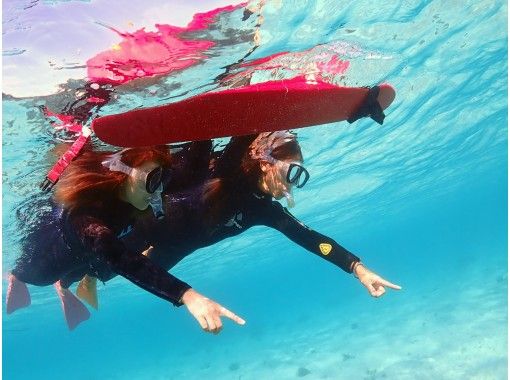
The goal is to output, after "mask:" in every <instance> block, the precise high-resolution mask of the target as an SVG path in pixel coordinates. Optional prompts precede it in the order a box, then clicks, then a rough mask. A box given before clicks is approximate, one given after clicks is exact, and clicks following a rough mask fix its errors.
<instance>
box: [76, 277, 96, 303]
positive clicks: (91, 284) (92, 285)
mask: <svg viewBox="0 0 510 380" xmlns="http://www.w3.org/2000/svg"><path fill="white" fill-rule="evenodd" d="M76 295H77V296H78V297H80V298H81V299H82V300H84V301H85V302H87V303H88V304H89V305H90V306H92V307H93V308H94V309H96V310H97V309H98V307H99V305H98V301H97V278H95V277H91V276H89V275H85V276H84V277H83V278H82V279H81V281H80V283H79V284H78V287H77V288H76Z"/></svg>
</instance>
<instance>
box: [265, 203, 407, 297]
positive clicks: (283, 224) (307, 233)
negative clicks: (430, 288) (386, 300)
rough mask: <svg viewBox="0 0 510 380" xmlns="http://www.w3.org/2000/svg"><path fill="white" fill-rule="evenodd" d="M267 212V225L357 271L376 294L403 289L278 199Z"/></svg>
mask: <svg viewBox="0 0 510 380" xmlns="http://www.w3.org/2000/svg"><path fill="white" fill-rule="evenodd" d="M263 215H264V219H265V221H264V224H265V225H267V226H269V227H272V228H275V229H277V230H278V231H280V232H282V233H283V234H285V236H287V237H288V238H289V239H291V240H292V241H293V242H295V243H297V244H299V245H300V246H301V247H303V248H305V249H307V250H308V251H310V252H313V253H314V254H316V255H317V256H320V257H321V258H323V259H324V260H326V261H329V262H330V263H333V264H335V265H336V266H338V267H340V268H341V269H343V270H344V271H345V272H347V273H354V275H355V276H356V277H357V278H358V279H359V280H360V282H361V283H362V284H363V286H365V287H366V288H367V290H368V291H369V293H370V294H371V295H372V296H374V297H380V296H382V295H383V294H384V292H385V289H384V287H385V286H387V287H389V288H392V289H397V290H398V289H400V286H398V285H395V284H392V283H391V282H389V281H386V280H385V279H383V278H382V277H380V276H378V275H377V274H375V273H373V272H372V271H370V270H369V269H367V268H366V267H365V266H364V265H363V264H362V263H361V261H360V259H359V257H357V256H356V255H354V254H353V253H351V252H349V251H348V250H347V249H345V248H344V247H342V246H341V245H340V244H338V243H337V242H336V241H334V240H333V239H331V238H329V237H327V236H325V235H322V234H320V233H318V232H316V231H314V230H312V229H310V228H309V227H307V226H305V225H304V224H303V223H302V222H300V221H299V220H297V219H296V218H295V217H294V216H293V215H292V214H291V213H290V212H289V211H288V210H287V209H286V208H284V207H283V206H282V205H281V204H279V203H278V202H272V203H271V204H270V205H268V208H267V209H266V210H265V212H264V213H263Z"/></svg>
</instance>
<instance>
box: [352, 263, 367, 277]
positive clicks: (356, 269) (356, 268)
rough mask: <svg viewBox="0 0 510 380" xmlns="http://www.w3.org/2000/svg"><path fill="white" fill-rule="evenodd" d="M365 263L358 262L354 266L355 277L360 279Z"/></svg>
mask: <svg viewBox="0 0 510 380" xmlns="http://www.w3.org/2000/svg"><path fill="white" fill-rule="evenodd" d="M364 268H365V267H364V266H363V263H362V262H361V261H356V262H355V263H354V264H353V265H352V274H353V275H354V277H356V278H359V275H360V272H361V271H362V270H363V269H364Z"/></svg>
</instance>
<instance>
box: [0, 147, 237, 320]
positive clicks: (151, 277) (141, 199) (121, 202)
mask: <svg viewBox="0 0 510 380" xmlns="http://www.w3.org/2000/svg"><path fill="white" fill-rule="evenodd" d="M206 146H207V145H206ZM169 165H170V155H169V153H168V150H167V148H166V147H163V148H135V149H125V150H123V151H120V152H117V153H112V152H94V151H88V152H84V153H82V154H81V155H80V156H79V157H78V158H77V159H76V160H75V161H73V163H72V164H71V165H70V166H69V167H68V169H67V171H66V172H65V174H64V176H63V177H62V178H61V179H60V181H59V182H58V183H57V185H56V189H55V190H56V191H55V199H56V202H57V203H58V204H61V205H62V206H63V207H62V208H58V207H53V208H52V209H51V211H49V212H47V213H46V215H45V218H43V219H41V220H40V222H39V225H38V226H37V228H35V229H34V230H33V231H31V232H30V233H29V235H28V236H27V239H25V241H24V244H23V253H22V255H21V256H20V257H19V259H18V261H17V263H16V266H15V268H14V269H13V270H12V272H11V274H10V276H9V287H8V291H7V302H6V303H7V313H8V314H9V313H12V312H13V311H15V310H16V309H18V308H21V307H25V306H28V305H30V294H29V292H28V288H27V286H26V283H28V284H33V285H38V286H47V285H51V284H55V287H56V290H57V293H58V295H59V297H60V299H61V302H62V307H63V310H64V314H65V318H66V321H67V324H68V326H69V328H70V329H73V328H75V327H76V326H77V325H78V324H79V323H80V322H82V321H83V320H86V319H88V318H89V316H90V313H89V311H88V310H87V308H86V307H85V306H84V305H83V304H82V303H81V302H80V301H79V300H78V299H77V298H76V297H75V296H74V295H73V294H72V293H71V292H70V291H69V290H68V289H67V286H63V284H62V282H61V281H59V280H60V279H61V278H66V277H72V276H74V275H76V274H79V275H80V277H78V279H79V278H81V276H83V274H84V273H86V274H88V275H90V276H94V277H95V278H99V279H101V280H103V279H107V278H109V277H111V273H115V274H119V275H121V276H123V277H125V278H126V279H128V280H129V281H131V282H133V283H134V284H135V285H137V286H139V287H141V288H143V289H145V290H147V291H148V292H151V293H153V294H155V295H156V296H158V297H161V298H163V299H165V300H167V301H169V302H171V303H172V304H174V305H175V306H180V305H182V304H183V302H187V298H186V297H183V295H184V293H185V292H186V291H188V290H190V288H191V287H190V286H189V285H188V284H186V283H185V282H183V281H181V280H179V279H177V278H176V277H174V276H172V275H171V274H169V273H168V272H167V271H166V270H164V269H162V268H161V267H159V266H158V265H156V264H155V263H154V262H153V261H151V260H150V259H148V258H147V257H145V256H144V255H141V254H139V253H138V252H135V251H133V250H131V249H130V248H129V247H127V246H126V245H124V244H123V243H122V241H121V240H120V238H121V237H122V236H123V235H125V234H128V233H129V231H130V230H131V229H132V226H133V223H134V222H135V220H136V218H137V216H138V215H139V214H140V213H141V212H142V211H143V210H145V209H147V208H148V207H149V204H150V205H151V208H152V209H153V211H154V213H153V215H152V218H154V219H155V220H156V218H155V216H156V217H157V216H160V215H161V211H162V204H161V192H162V189H163V182H164V179H165V177H167V176H166V175H165V174H166V173H165V170H164V168H165V167H168V166H169ZM193 294H197V295H198V296H197V297H196V298H195V299H194V302H192V303H189V302H188V304H187V306H188V308H195V309H199V308H200V306H201V303H202V302H204V301H203V300H207V298H205V297H203V296H201V295H199V293H197V292H195V291H193ZM210 302H211V303H212V301H210ZM214 304H215V305H216V309H217V310H218V313H220V314H221V315H223V316H227V317H229V318H231V319H233V320H235V321H236V322H238V323H241V324H242V323H243V322H244V321H242V320H241V319H240V318H239V317H237V316H236V315H234V314H233V313H231V312H230V311H228V310H227V309H225V308H224V307H222V306H221V305H218V304H216V303H214Z"/></svg>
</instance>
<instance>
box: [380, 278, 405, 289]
mask: <svg viewBox="0 0 510 380" xmlns="http://www.w3.org/2000/svg"><path fill="white" fill-rule="evenodd" d="M381 285H383V286H387V287H388V288H391V289H395V290H400V289H402V287H401V286H399V285H395V284H393V283H391V282H389V281H386V280H385V279H383V278H381Z"/></svg>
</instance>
